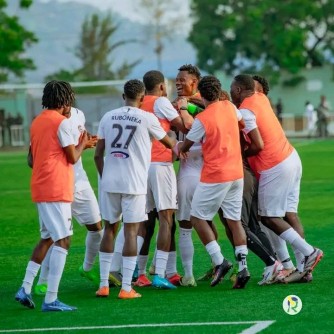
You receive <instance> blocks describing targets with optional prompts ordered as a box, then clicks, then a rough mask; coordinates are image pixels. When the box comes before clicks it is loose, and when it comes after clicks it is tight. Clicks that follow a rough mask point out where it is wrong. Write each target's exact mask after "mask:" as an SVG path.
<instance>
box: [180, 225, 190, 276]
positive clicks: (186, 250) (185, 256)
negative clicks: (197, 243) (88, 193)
mask: <svg viewBox="0 0 334 334" xmlns="http://www.w3.org/2000/svg"><path fill="white" fill-rule="evenodd" d="M191 233H192V229H186V228H182V227H180V236H179V249H180V256H181V261H182V266H183V270H184V277H192V276H193V258H194V244H193V240H192V238H191Z"/></svg>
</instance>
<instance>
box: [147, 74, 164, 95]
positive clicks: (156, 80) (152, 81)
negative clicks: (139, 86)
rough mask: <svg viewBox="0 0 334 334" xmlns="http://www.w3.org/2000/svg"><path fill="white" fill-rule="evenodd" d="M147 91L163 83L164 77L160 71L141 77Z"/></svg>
mask: <svg viewBox="0 0 334 334" xmlns="http://www.w3.org/2000/svg"><path fill="white" fill-rule="evenodd" d="M143 82H144V85H145V88H146V90H147V91H149V92H150V91H152V90H153V89H154V88H155V87H156V86H157V85H159V84H161V83H164V82H165V77H164V75H163V74H162V73H161V72H160V71H154V70H153V71H148V72H146V73H145V75H144V77H143Z"/></svg>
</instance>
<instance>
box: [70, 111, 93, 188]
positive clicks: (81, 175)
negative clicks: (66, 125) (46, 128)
mask: <svg viewBox="0 0 334 334" xmlns="http://www.w3.org/2000/svg"><path fill="white" fill-rule="evenodd" d="M68 120H69V122H70V125H71V132H72V135H73V138H74V142H75V144H74V145H78V143H79V138H80V135H81V133H82V132H83V131H85V123H86V118H85V115H84V113H83V112H82V111H81V110H79V109H76V108H71V117H70V118H69V119H68ZM74 180H75V190H74V191H75V192H78V191H82V190H85V189H88V188H90V183H89V180H88V177H87V174H86V172H85V170H84V168H83V165H82V159H81V157H80V159H79V160H78V161H77V162H76V163H75V164H74Z"/></svg>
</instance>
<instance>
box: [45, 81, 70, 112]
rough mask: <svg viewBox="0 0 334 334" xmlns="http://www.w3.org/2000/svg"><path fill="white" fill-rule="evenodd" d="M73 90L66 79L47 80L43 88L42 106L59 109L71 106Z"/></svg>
mask: <svg viewBox="0 0 334 334" xmlns="http://www.w3.org/2000/svg"><path fill="white" fill-rule="evenodd" d="M73 102H74V92H73V90H72V87H71V85H70V84H69V83H68V82H66V81H57V80H52V81H49V82H48V83H47V84H46V85H45V87H44V90H43V97H42V106H43V108H47V109H59V108H62V107H64V106H67V107H69V106H72V104H73Z"/></svg>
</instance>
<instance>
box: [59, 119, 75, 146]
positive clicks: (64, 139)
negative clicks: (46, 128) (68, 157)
mask: <svg viewBox="0 0 334 334" xmlns="http://www.w3.org/2000/svg"><path fill="white" fill-rule="evenodd" d="M57 136H58V139H59V143H60V146H61V147H67V146H70V145H74V143H75V141H74V138H73V135H72V131H71V124H70V122H69V121H68V119H67V118H65V119H64V120H62V121H61V122H60V124H59V127H58V131H57Z"/></svg>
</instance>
